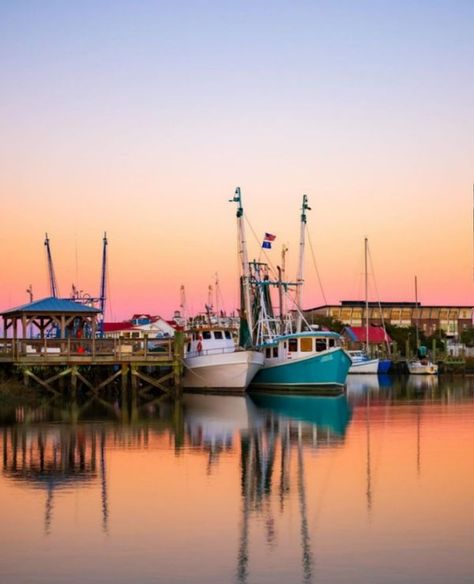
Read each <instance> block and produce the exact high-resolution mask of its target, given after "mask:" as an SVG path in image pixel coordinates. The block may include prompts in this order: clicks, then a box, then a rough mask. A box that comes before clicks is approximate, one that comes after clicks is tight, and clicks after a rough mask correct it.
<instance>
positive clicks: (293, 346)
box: [288, 339, 298, 353]
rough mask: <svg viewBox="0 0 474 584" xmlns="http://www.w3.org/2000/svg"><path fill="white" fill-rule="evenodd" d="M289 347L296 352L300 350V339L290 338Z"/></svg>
mask: <svg viewBox="0 0 474 584" xmlns="http://www.w3.org/2000/svg"><path fill="white" fill-rule="evenodd" d="M288 348H289V351H291V352H292V353H296V351H297V350H298V339H290V340H289V341H288Z"/></svg>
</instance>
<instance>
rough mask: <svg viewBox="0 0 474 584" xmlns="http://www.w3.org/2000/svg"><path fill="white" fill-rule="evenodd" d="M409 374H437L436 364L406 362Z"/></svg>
mask: <svg viewBox="0 0 474 584" xmlns="http://www.w3.org/2000/svg"><path fill="white" fill-rule="evenodd" d="M407 365H408V371H409V373H410V375H437V374H438V365H435V364H434V363H431V361H429V362H428V363H421V362H420V361H412V362H409V363H407Z"/></svg>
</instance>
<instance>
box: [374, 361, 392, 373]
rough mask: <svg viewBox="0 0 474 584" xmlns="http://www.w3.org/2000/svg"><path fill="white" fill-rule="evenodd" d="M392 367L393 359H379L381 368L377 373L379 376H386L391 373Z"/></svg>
mask: <svg viewBox="0 0 474 584" xmlns="http://www.w3.org/2000/svg"><path fill="white" fill-rule="evenodd" d="M391 367H392V360H391V359H379V368H378V369H377V373H378V374H379V375H385V374H386V373H388V372H389V371H390V368H391Z"/></svg>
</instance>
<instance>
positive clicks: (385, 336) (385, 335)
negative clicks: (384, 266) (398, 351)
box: [367, 243, 391, 357]
mask: <svg viewBox="0 0 474 584" xmlns="http://www.w3.org/2000/svg"><path fill="white" fill-rule="evenodd" d="M367 252H368V255H369V263H370V270H371V272H372V280H373V282H374V288H375V294H376V295H377V304H378V307H379V311H380V317H381V320H382V328H383V332H384V339H385V344H386V345H387V351H388V355H389V357H390V353H391V351H390V343H389V342H388V339H387V331H386V329H385V320H384V316H383V310H382V304H381V303H380V294H379V289H378V287H377V280H376V278H375V270H374V264H373V261H372V254H371V253H370V245H369V243H367Z"/></svg>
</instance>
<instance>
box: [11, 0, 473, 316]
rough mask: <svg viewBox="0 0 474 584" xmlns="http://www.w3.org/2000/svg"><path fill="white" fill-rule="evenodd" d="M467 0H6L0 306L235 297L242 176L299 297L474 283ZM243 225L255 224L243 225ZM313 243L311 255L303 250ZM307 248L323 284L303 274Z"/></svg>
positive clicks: (253, 246) (333, 299) (259, 224)
mask: <svg viewBox="0 0 474 584" xmlns="http://www.w3.org/2000/svg"><path fill="white" fill-rule="evenodd" d="M473 21H474V3H473V2H471V1H470V0H450V1H443V0H440V1H436V0H430V1H423V0H421V1H418V2H409V1H404V0H401V1H400V2H389V1H384V0H379V1H375V0H374V1H365V0H361V1H358V2H355V1H350V2H349V1H344V0H341V1H339V2H333V1H317V0H312V1H286V0H274V1H272V2H268V1H258V0H257V1H255V0H254V1H253V2H250V1H248V2H247V1H242V2H237V1H235V2H227V1H224V0H221V1H220V2H217V1H204V0H202V1H194V0H187V1H185V2H184V1H179V0H178V1H177V0H174V1H169V2H168V1H158V0H155V1H151V0H142V1H138V2H132V1H131V0H114V1H113V2H112V1H102V2H96V1H94V2H92V1H87V0H85V1H83V2H80V3H72V2H68V3H66V2H61V1H60V0H57V1H49V0H43V1H41V2H40V1H39V0H36V1H28V0H24V1H22V2H8V1H7V0H0V84H1V85H0V87H1V91H0V208H1V217H2V221H1V228H0V266H1V269H2V275H1V282H0V309H7V308H9V307H11V306H15V305H18V304H23V303H24V302H26V301H27V300H28V295H27V294H26V288H27V287H28V286H29V285H30V284H31V285H32V287H33V292H34V296H35V298H40V297H44V296H47V295H49V288H48V277H47V267H46V259H45V253H44V245H43V240H44V234H45V232H47V233H48V234H49V237H50V239H51V246H52V252H53V258H54V263H55V269H56V275H57V279H58V283H59V289H60V292H61V295H62V296H67V295H69V293H70V289H71V284H72V283H73V282H74V283H75V284H76V286H77V287H78V288H79V289H81V290H85V291H87V292H88V293H90V294H92V295H96V294H98V290H99V278H100V261H101V244H102V237H103V233H104V232H107V236H108V240H109V248H108V249H109V266H108V274H109V276H108V279H109V294H108V305H107V312H106V317H107V319H108V320H118V319H122V318H127V317H129V316H130V315H131V314H132V313H136V312H151V313H155V314H161V315H163V316H165V317H168V316H170V315H171V314H172V313H173V310H174V309H177V308H179V304H180V286H181V285H184V286H185V290H186V304H187V310H188V312H189V313H196V312H198V311H200V310H202V309H203V307H204V303H205V302H206V300H207V293H208V285H209V284H212V283H213V282H214V280H215V274H216V273H217V274H218V278H219V282H220V290H221V298H222V300H221V302H222V305H223V307H224V308H226V309H227V310H229V311H230V310H232V309H234V308H235V307H236V306H237V303H238V289H237V281H238V261H237V243H236V223H235V205H231V204H230V203H229V202H228V200H229V199H230V198H232V196H233V192H234V190H235V187H236V186H240V187H241V188H242V194H243V202H244V209H245V213H246V217H247V221H248V223H247V231H248V236H249V237H248V239H249V247H250V256H251V257H258V256H259V254H260V251H259V246H260V244H261V239H262V236H263V233H264V232H265V231H268V232H271V233H274V234H276V236H277V238H276V240H275V243H274V246H273V249H272V250H271V251H270V252H269V257H270V259H271V262H272V263H274V264H278V263H279V262H280V259H279V257H280V250H281V246H282V244H287V245H288V247H289V255H288V275H291V274H294V273H295V272H296V264H297V255H298V237H299V213H300V211H299V209H300V206H301V198H302V195H303V193H306V194H307V195H308V197H309V201H310V205H311V208H312V210H311V212H310V213H309V216H308V234H309V237H310V241H311V245H309V244H308V245H307V254H306V262H305V289H304V293H303V298H304V302H303V304H304V306H306V307H312V306H317V305H321V304H324V303H325V301H327V302H329V303H338V302H339V301H340V300H342V299H355V298H362V297H363V295H364V289H363V270H364V262H363V253H364V238H365V237H367V238H368V239H369V247H370V254H371V258H372V262H371V268H370V277H369V281H370V286H369V297H370V298H371V299H373V300H382V301H390V300H392V301H397V300H399V301H401V300H404V301H407V300H414V294H415V292H414V277H415V275H416V276H417V278H418V299H419V300H420V301H421V302H423V303H425V304H430V303H431V304H462V305H472V303H473V299H474V279H473V267H474V261H473V223H472V222H473V181H474V107H473V106H474V76H473V75H472V63H473V62H474V36H473V35H472V22H473ZM254 233H255V237H254V235H253V234H254ZM311 251H313V253H314V257H315V262H313V253H311ZM315 264H316V266H317V268H318V271H319V274H320V278H321V282H322V288H321V286H320V285H319V282H318V278H317V276H316V269H315Z"/></svg>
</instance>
